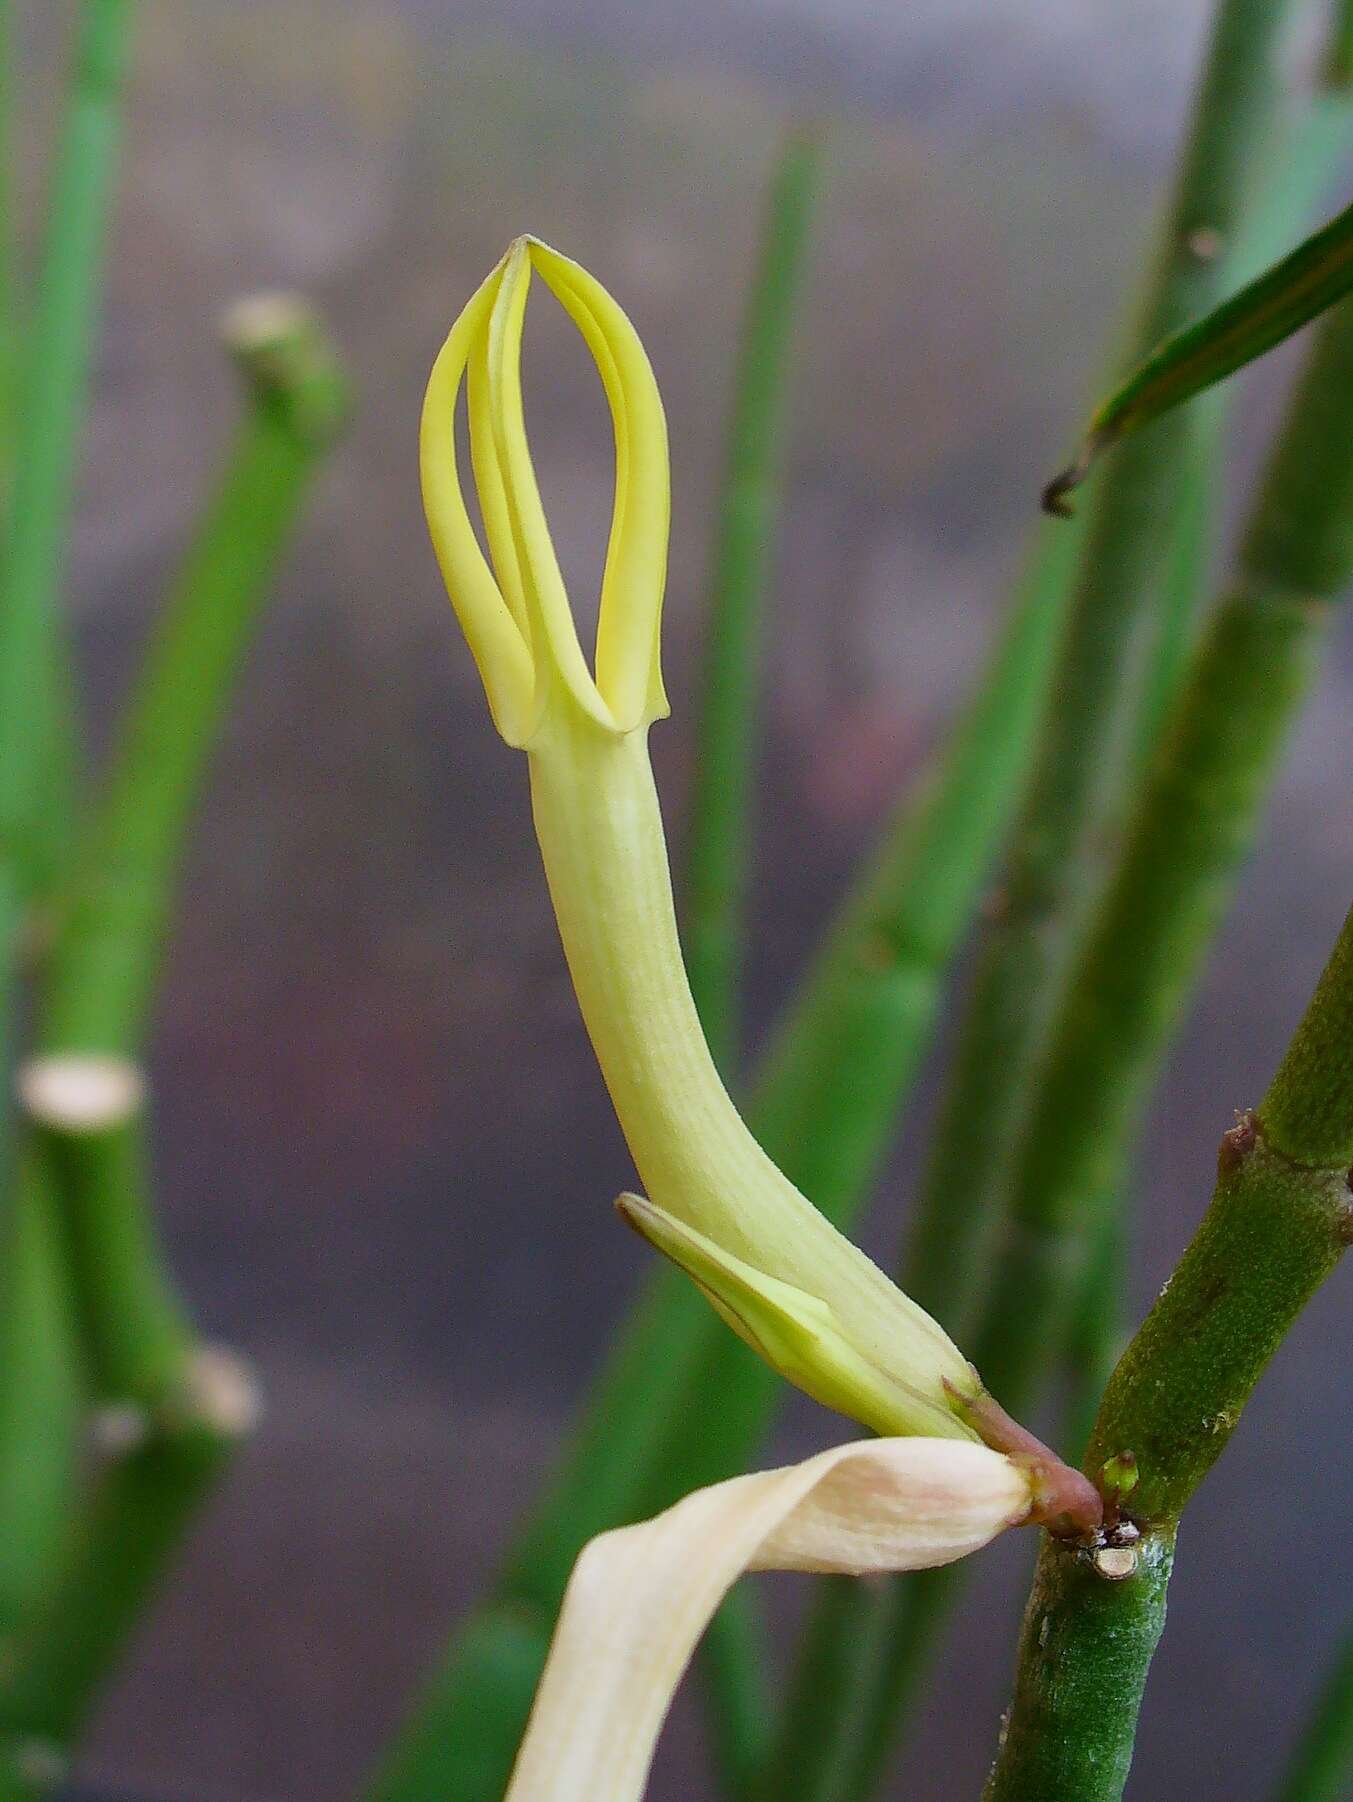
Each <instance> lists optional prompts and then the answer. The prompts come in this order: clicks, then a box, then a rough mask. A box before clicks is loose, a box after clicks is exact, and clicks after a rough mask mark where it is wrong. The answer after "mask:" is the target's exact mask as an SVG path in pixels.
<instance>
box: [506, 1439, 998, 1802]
mask: <svg viewBox="0 0 1353 1802" xmlns="http://www.w3.org/2000/svg"><path fill="white" fill-rule="evenodd" d="M1030 1508H1031V1496H1030V1489H1029V1479H1028V1476H1027V1474H1026V1473H1025V1472H1024V1471H1023V1470H1022V1469H1021V1468H1020V1467H1019V1466H1018V1465H1016V1464H1015V1463H1013V1462H1012V1461H1011V1460H1010V1459H1009V1458H1005V1457H1002V1456H1001V1454H1000V1453H998V1452H993V1451H988V1450H987V1448H986V1447H985V1446H981V1445H964V1444H962V1443H959V1442H956V1441H954V1440H952V1439H877V1440H869V1441H866V1442H864V1443H863V1444H856V1445H841V1446H836V1447H835V1448H833V1449H832V1450H831V1451H827V1452H821V1453H819V1455H818V1456H817V1457H815V1458H809V1459H808V1460H807V1462H806V1463H803V1464H796V1465H791V1466H790V1467H789V1468H787V1469H784V1470H768V1471H760V1472H758V1473H757V1474H756V1475H754V1476H746V1477H734V1478H733V1479H732V1480H731V1481H730V1482H727V1483H716V1484H715V1485H713V1486H712V1487H711V1488H709V1489H699V1490H697V1491H696V1492H695V1494H694V1495H688V1496H687V1497H686V1498H685V1500H684V1501H680V1502H678V1503H677V1504H676V1506H675V1507H673V1508H669V1509H668V1510H667V1511H666V1513H665V1514H659V1515H658V1516H657V1517H656V1518H655V1519H653V1520H649V1521H644V1522H642V1523H641V1524H640V1525H638V1526H634V1527H622V1528H620V1529H619V1530H618V1531H616V1532H613V1533H603V1534H602V1535H601V1537H600V1538H598V1539H594V1540H593V1541H592V1543H591V1544H590V1545H589V1546H588V1547H587V1549H586V1550H585V1551H584V1552H583V1554H582V1556H581V1557H580V1558H579V1560H578V1563H577V1565H576V1566H575V1568H574V1571H573V1576H572V1578H571V1579H570V1581H569V1586H568V1592H567V1594H566V1596H565V1598H564V1607H563V1612H562V1613H561V1615H560V1617H559V1624H558V1626H557V1628H556V1629H555V1635H554V1640H553V1643H552V1645H551V1647H550V1656H549V1662H548V1663H547V1665H546V1667H545V1674H544V1676H543V1677H542V1678H541V1682H540V1688H539V1690H538V1691H537V1692H536V1700H535V1705H534V1707H533V1709H532V1711H531V1720H530V1724H529V1726H528V1727H527V1730H526V1737H525V1739H524V1740H523V1742H522V1746H521V1750H520V1752H519V1753H518V1756H517V1762H516V1765H515V1767H514V1770H513V1774H512V1781H511V1784H510V1785H509V1787H508V1791H507V1798H506V1802H637V1798H638V1797H640V1796H642V1794H643V1791H644V1785H645V1783H646V1781H647V1778H648V1770H649V1766H650V1764H651V1763H652V1759H653V1748H654V1745H655V1743H656V1741H657V1736H658V1733H659V1730H660V1729H661V1727H662V1723H663V1720H664V1718H665V1716H666V1714H667V1710H668V1708H669V1706H670V1705H671V1700H672V1695H673V1693H674V1691H675V1689H676V1686H677V1684H678V1683H679V1682H680V1680H681V1676H682V1673H683V1671H684V1670H685V1668H686V1665H687V1663H688V1662H689V1660H690V1657H691V1654H692V1652H693V1651H694V1649H695V1645H696V1642H697V1640H698V1639H699V1637H700V1635H701V1633H702V1632H703V1631H704V1629H705V1627H706V1625H707V1624H708V1622H709V1619H710V1617H711V1615H712V1614H713V1613H714V1610H715V1609H716V1608H717V1607H718V1605H719V1603H720V1602H721V1601H722V1600H723V1597H724V1595H725V1594H726V1593H727V1591H728V1589H729V1586H730V1585H731V1584H732V1583H733V1582H734V1581H735V1580H736V1579H737V1578H738V1577H740V1576H741V1575H742V1573H743V1571H745V1570H804V1571H832V1572H837V1573H842V1572H844V1573H846V1574H849V1575H863V1574H867V1573H875V1572H885V1571H909V1570H923V1569H926V1568H928V1567H930V1566H932V1565H936V1564H948V1563H950V1562H952V1561H953V1560H954V1559H956V1558H962V1557H964V1556H965V1555H966V1554H967V1553H969V1552H973V1551H976V1550H977V1549H978V1548H979V1547H981V1546H984V1545H986V1544H987V1542H988V1541H989V1540H991V1539H994V1538H995V1537H996V1535H997V1534H998V1533H1000V1532H1001V1531H1002V1530H1003V1529H1004V1528H1006V1527H1009V1526H1015V1525H1018V1524H1019V1523H1020V1522H1021V1521H1023V1520H1026V1519H1027V1518H1028V1517H1029V1513H1030Z"/></svg>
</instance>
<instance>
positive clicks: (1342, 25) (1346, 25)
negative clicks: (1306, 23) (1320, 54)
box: [1323, 0, 1353, 89]
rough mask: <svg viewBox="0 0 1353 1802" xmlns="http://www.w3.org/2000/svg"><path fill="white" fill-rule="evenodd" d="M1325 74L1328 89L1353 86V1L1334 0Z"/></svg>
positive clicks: (1326, 49)
mask: <svg viewBox="0 0 1353 1802" xmlns="http://www.w3.org/2000/svg"><path fill="white" fill-rule="evenodd" d="M1323 73H1324V80H1325V84H1326V86H1327V87H1330V88H1335V89H1338V88H1347V87H1351V86H1353V0H1334V18H1333V21H1332V23H1331V26H1330V34H1329V41H1328V43H1327V45H1326V47H1325V64H1324V71H1323Z"/></svg>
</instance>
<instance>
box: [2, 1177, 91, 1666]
mask: <svg viewBox="0 0 1353 1802" xmlns="http://www.w3.org/2000/svg"><path fill="white" fill-rule="evenodd" d="M0 1262H2V1263H3V1268H4V1273H5V1275H4V1281H5V1299H6V1304H7V1305H6V1306H5V1308H4V1309H3V1311H0V1524H2V1525H3V1531H0V1664H2V1663H3V1660H4V1656H5V1651H4V1648H5V1646H6V1644H7V1642H8V1640H9V1638H10V1636H11V1635H12V1633H13V1632H14V1630H15V1627H16V1625H17V1624H18V1622H19V1621H21V1620H22V1619H24V1618H25V1617H26V1616H27V1615H28V1613H29V1612H30V1610H31V1609H32V1607H33V1605H34V1603H35V1601H36V1600H37V1598H38V1597H39V1596H40V1595H42V1594H43V1593H44V1592H45V1590H46V1587H47V1585H48V1583H49V1582H50V1581H51V1579H52V1575H53V1572H54V1570H55V1569H56V1567H57V1564H58V1562H59V1559H60V1555H61V1553H62V1551H63V1550H64V1547H65V1537H66V1532H67V1530H68V1527H69V1514H68V1508H67V1504H68V1502H69V1498H70V1497H71V1495H72V1493H73V1491H74V1487H75V1463H76V1455H77V1444H78V1438H79V1423H80V1414H81V1406H82V1402H83V1390H82V1386H81V1372H80V1370H79V1366H78V1360H77V1357H76V1352H75V1334H74V1322H73V1320H72V1318H71V1309H70V1297H69V1292H68V1284H67V1277H66V1270H65V1266H64V1263H63V1260H62V1256H61V1247H60V1245H59V1243H58V1242H57V1238H56V1234H55V1230H54V1225H53V1220H52V1215H51V1201H50V1197H49V1196H48V1195H46V1194H45V1193H44V1192H43V1189H42V1185H41V1182H40V1179H39V1178H38V1177H37V1176H36V1174H34V1175H32V1176H30V1179H29V1180H28V1181H27V1182H25V1183H24V1184H22V1185H21V1186H20V1188H19V1192H18V1194H17V1195H16V1196H15V1198H14V1200H13V1201H12V1203H11V1205H9V1206H8V1207H7V1208H6V1210H5V1213H4V1225H3V1245H2V1246H0Z"/></svg>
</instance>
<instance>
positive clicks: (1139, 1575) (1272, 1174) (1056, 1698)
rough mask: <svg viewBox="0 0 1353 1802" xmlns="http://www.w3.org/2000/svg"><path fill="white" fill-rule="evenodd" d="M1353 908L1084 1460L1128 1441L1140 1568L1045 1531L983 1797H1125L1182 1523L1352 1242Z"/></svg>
mask: <svg viewBox="0 0 1353 1802" xmlns="http://www.w3.org/2000/svg"><path fill="white" fill-rule="evenodd" d="M1350 1035H1353V914H1350V915H1349V918H1348V920H1347V921H1346V922H1345V924H1344V929H1343V931H1342V933H1341V934H1340V937H1339V942H1338V944H1337V945H1336V947H1335V950H1334V954H1333V956H1332V957H1331V959H1330V962H1329V963H1328V964H1327V966H1326V968H1325V972H1324V974H1323V975H1322V977H1321V979H1320V982H1319V984H1318V985H1317V987H1316V991H1315V994H1314V996H1313V997H1312V1000H1311V1004H1310V1006H1309V1007H1308V1008H1307V1011H1306V1014H1305V1017H1304V1018H1303V1020H1302V1022H1301V1025H1300V1026H1299V1027H1298V1029H1297V1032H1296V1035H1295V1037H1294V1038H1293V1041H1292V1044H1291V1045H1290V1047H1289V1048H1288V1052H1287V1055H1286V1057H1285V1058H1284V1059H1283V1062H1282V1065H1281V1066H1280V1068H1279V1070H1278V1074H1277V1075H1276V1076H1275V1078H1274V1080H1273V1082H1272V1084H1271V1085H1270V1087H1269V1090H1268V1093H1267V1095H1266V1096H1265V1097H1264V1099H1263V1101H1261V1102H1260V1104H1259V1108H1258V1110H1257V1112H1255V1113H1253V1114H1249V1115H1246V1116H1244V1117H1243V1118H1242V1120H1241V1122H1240V1124H1239V1125H1237V1126H1236V1127H1234V1128H1232V1130H1231V1131H1230V1132H1228V1133H1227V1134H1226V1135H1225V1137H1224V1138H1223V1140H1222V1145H1221V1154H1220V1157H1219V1159H1218V1167H1217V1186H1216V1190H1215V1192H1214V1195H1213V1199H1212V1205H1211V1207H1210V1208H1209V1209H1208V1211H1207V1213H1206V1215H1205V1216H1204V1218H1203V1221H1202V1224H1201V1225H1200V1226H1199V1228H1198V1231H1197V1233H1196V1234H1195V1235H1194V1238H1193V1241H1192V1243H1191V1244H1190V1245H1189V1248H1188V1250H1187V1251H1186V1252H1185V1254H1184V1257H1183V1259H1182V1260H1181V1262H1180V1264H1179V1267H1178V1269H1177V1270H1176V1271H1175V1273H1174V1275H1173V1276H1172V1277H1171V1279H1170V1281H1169V1282H1168V1283H1167V1284H1166V1286H1165V1288H1164V1290H1163V1291H1162V1292H1161V1295H1160V1298H1159V1300H1158V1301H1157V1302H1156V1305H1155V1307H1154V1308H1152V1310H1151V1312H1150V1314H1149V1315H1148V1316H1147V1318H1146V1320H1145V1321H1144V1322H1143V1324H1142V1326H1141V1328H1140V1330H1139V1331H1138V1333H1137V1335H1136V1336H1135V1338H1134V1339H1133V1341H1132V1343H1131V1345H1129V1347H1128V1349H1127V1351H1126V1352H1125V1353H1124V1355H1123V1358H1122V1361H1121V1362H1120V1364H1119V1366H1118V1368H1117V1370H1116V1371H1115V1372H1114V1375H1113V1379H1112V1381H1111V1382H1110V1384H1109V1387H1108V1390H1107V1391H1106V1393H1105V1396H1104V1403H1103V1406H1102V1408H1101V1409H1100V1414H1099V1419H1098V1420H1097V1422H1096V1424H1095V1431H1094V1434H1093V1436H1092V1440H1091V1444H1090V1450H1089V1454H1088V1457H1087V1460H1086V1469H1087V1470H1089V1471H1095V1472H1098V1471H1102V1470H1104V1469H1105V1468H1106V1464H1107V1461H1108V1460H1110V1459H1113V1460H1115V1461H1116V1462H1117V1463H1118V1464H1119V1465H1121V1463H1122V1462H1123V1460H1124V1458H1125V1455H1126V1454H1128V1453H1131V1454H1132V1456H1133V1457H1134V1458H1135V1461H1136V1472H1137V1481H1136V1486H1135V1487H1134V1488H1133V1489H1132V1490H1131V1491H1130V1492H1129V1494H1128V1495H1127V1497H1126V1501H1125V1504H1124V1506H1125V1507H1126V1508H1127V1509H1130V1511H1131V1519H1132V1521H1133V1522H1134V1523H1135V1524H1136V1525H1137V1526H1138V1527H1139V1528H1140V1529H1141V1532H1142V1535H1143V1537H1142V1539H1141V1542H1140V1547H1139V1557H1138V1563H1137V1568H1136V1570H1135V1573H1134V1574H1131V1575H1129V1576H1127V1577H1126V1578H1124V1579H1122V1580H1120V1581H1117V1582H1113V1581H1106V1580H1105V1579H1104V1577H1102V1576H1101V1575H1100V1574H1099V1571H1098V1566H1097V1564H1096V1562H1095V1561H1094V1560H1093V1559H1086V1558H1085V1557H1083V1556H1081V1555H1079V1554H1078V1553H1077V1552H1076V1551H1075V1549H1074V1548H1069V1547H1067V1546H1066V1545H1059V1544H1058V1543H1057V1542H1055V1541H1053V1540H1051V1539H1049V1538H1047V1537H1046V1536H1045V1539H1044V1544H1043V1549H1042V1552H1041V1554H1040V1557H1039V1565H1038V1571H1037V1573H1036V1575H1035V1579H1034V1587H1033V1591H1032V1594H1031V1597H1030V1601H1029V1608H1028V1611H1027V1613H1026V1615H1025V1621H1024V1630H1023V1634H1022V1636H1021V1641H1020V1650H1019V1661H1018V1665H1017V1669H1016V1678H1015V1698H1014V1703H1013V1706H1012V1708H1011V1710H1010V1713H1009V1716H1008V1717H1007V1720H1006V1724H1005V1727H1004V1729H1003V1731H1002V1734H1001V1740H1000V1747H999V1750H998V1753H997V1758H996V1764H995V1768H994V1770H993V1771H992V1775H991V1779H990V1781H989V1783H988V1785H987V1788H986V1791H985V1802H1118V1798H1119V1797H1120V1796H1121V1794H1122V1790H1123V1784H1124V1782H1125V1780H1126V1777H1127V1772H1128V1766H1129V1764H1130V1762H1131V1758H1132V1747H1133V1741H1134V1738H1135V1734H1136V1725H1137V1714H1138V1710H1139V1708H1140V1705H1141V1697H1142V1690H1143V1687H1144V1685H1145V1681H1146V1675H1147V1671H1148V1668H1149V1666H1150V1662H1151V1657H1152V1655H1153V1653H1154V1651H1155V1646H1156V1642H1157V1640H1158V1639H1159V1637H1160V1631H1161V1628H1162V1626H1163V1624H1164V1612H1165V1584H1166V1582H1167V1581H1168V1577H1169V1568H1170V1562H1171V1556H1172V1546H1173V1539H1174V1530H1175V1523H1176V1521H1177V1520H1178V1518H1179V1515H1180V1513H1181V1512H1182V1510H1183V1508H1184V1507H1185V1505H1186V1504H1187V1503H1188V1501H1189V1500H1190V1498H1191V1497H1192V1496H1193V1494H1194V1492H1195V1490H1196V1489H1197V1487H1198V1485H1199V1483H1200V1482H1201V1481H1202V1480H1203V1478H1204V1477H1205V1476H1206V1475H1207V1472H1208V1471H1209V1470H1210V1469H1211V1467H1212V1465H1213V1464H1214V1463H1215V1461H1216V1459H1217V1457H1218V1456H1219V1455H1220V1453H1221V1451H1222V1450H1223V1448H1224V1447H1225V1445H1226V1443H1227V1441H1228V1439H1229V1438H1230V1436H1231V1434H1232V1432H1233V1431H1234V1430H1235V1427H1236V1424H1237V1422H1238V1421H1239V1419H1240V1416H1241V1413H1242V1411H1243V1409H1244V1407H1245V1403H1246V1402H1247V1400H1248V1399H1249V1396H1250V1393H1251V1391H1252V1390H1253V1388H1254V1385H1255V1383H1256V1382H1257V1381H1258V1379H1259V1377H1260V1376H1261V1375H1262V1373H1263V1371H1264V1369H1265V1367H1266V1366H1267V1364H1268V1362H1269V1360H1270V1359H1271V1358H1272V1356H1273V1354H1274V1352H1275V1351H1276V1350H1277V1349H1278V1347H1279V1345H1280V1344H1281V1343H1282V1340H1283V1338H1284V1337H1285V1336H1286V1334H1287V1332H1288V1330H1289V1329H1290V1327H1291V1325H1292V1323H1293V1321H1294V1320H1295V1319H1296V1317H1297V1315H1298V1314H1299V1313H1300V1311H1301V1309H1302V1308H1303V1307H1304V1306H1305V1305H1306V1303H1307V1302H1308V1301H1309V1300H1310V1298H1311V1296H1312V1295H1313V1294H1314V1293H1315V1291H1316V1289H1317V1288H1318V1287H1319V1286H1320V1284H1321V1283H1322V1282H1323V1281H1324V1280H1325V1278H1326V1277H1327V1276H1328V1275H1329V1273H1330V1272H1331V1271H1332V1270H1333V1268H1334V1266H1335V1265H1336V1264H1337V1263H1338V1261H1339V1259H1340V1258H1341V1257H1342V1255H1343V1253H1344V1251H1345V1249H1346V1248H1347V1246H1348V1244H1349V1243H1350V1240H1353V1206H1351V1204H1350V1198H1349V1183H1348V1171H1349V1165H1350V1163H1353V1061H1351V1060H1350V1059H1349V1056H1348V1045H1349V1040H1350Z"/></svg>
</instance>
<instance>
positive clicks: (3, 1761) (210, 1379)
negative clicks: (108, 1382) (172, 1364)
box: [0, 1352, 253, 1802]
mask: <svg viewBox="0 0 1353 1802" xmlns="http://www.w3.org/2000/svg"><path fill="white" fill-rule="evenodd" d="M252 1424H253V1393H252V1389H251V1387H250V1384H249V1379H248V1377H247V1374H246V1373H244V1372H243V1371H242V1370H240V1369H238V1368H236V1367H234V1366H233V1365H231V1364H229V1363H228V1362H227V1361H225V1360H223V1358H222V1355H221V1354H220V1353H216V1352H199V1353H196V1354H194V1358H193V1360H192V1362H191V1363H190V1364H189V1366H188V1367H187V1369H186V1370H185V1372H184V1381H183V1384H182V1386H181V1388H180V1389H179V1391H178V1392H177V1393H176V1394H175V1395H174V1396H173V1397H172V1398H167V1399H166V1401H165V1404H164V1407H163V1409H162V1411H161V1412H160V1413H159V1414H158V1415H156V1416H155V1417H153V1418H149V1419H147V1420H146V1421H144V1422H143V1423H142V1425H143V1427H144V1437H143V1438H141V1439H140V1440H139V1441H137V1442H135V1443H133V1444H132V1445H130V1446H128V1447H116V1448H114V1449H113V1450H112V1451H111V1453H110V1455H109V1458H108V1462H107V1464H106V1467H105V1468H104V1469H102V1470H100V1471H99V1472H97V1473H96V1475H95V1478H94V1488H93V1495H92V1499H91V1501H90V1503H89V1505H88V1507H87V1508H86V1509H85V1510H84V1511H83V1513H82V1515H81V1517H80V1520H79V1522H78V1525H77V1528H76V1531H75V1535H74V1541H73V1544H72V1545H71V1547H70V1548H69V1550H68V1552H67V1556H66V1559H65V1561H64V1564H63V1568H62V1575H61V1577H60V1580H59V1582H58V1584H57V1585H56V1587H55V1589H54V1591H53V1593H52V1594H51V1595H50V1596H49V1597H48V1598H47V1599H46V1601H45V1604H44V1606H43V1607H42V1609H41V1610H40V1611H38V1613H37V1615H36V1617H35V1618H34V1620H33V1621H32V1623H31V1624H30V1626H29V1627H28V1629H27V1631H25V1632H24V1633H22V1634H20V1635H19V1636H18V1638H17V1640H16V1643H15V1645H14V1647H13V1648H12V1655H13V1660H14V1662H13V1666H12V1668H7V1669H6V1671H5V1675H4V1679H3V1681H2V1682H0V1799H2V1802H37V1799H38V1798H40V1797H43V1796H45V1795H47V1794H49V1793H50V1792H51V1791H52V1790H53V1789H55V1788H58V1787H60V1786H61V1785H62V1784H63V1783H64V1781H65V1779H66V1777H67V1774H68V1770H69V1760H70V1756H71V1753H72V1751H73V1750H74V1748H75V1746H76V1744H77V1742H78V1739H79V1735H80V1733H81V1731H82V1730H83V1728H84V1726H85V1723H86V1721H87V1719H88V1717H89V1713H90V1710H91V1708H92V1706H93V1703H94V1701H95V1700H96V1698H97V1696H98V1693H99V1690H100V1688H101V1686H102V1684H103V1681H104V1679H105V1678H106V1676H107V1674H108V1672H109V1671H110V1669H112V1667H113V1666H114V1665H115V1664H116V1662H117V1660H118V1658H119V1657H120V1656H121V1654H122V1652H123V1650H124V1648H125V1646H126V1643H127V1640H128V1639H129V1637H130V1636H131V1634H132V1632H133V1631H134V1630H135V1628H136V1626H137V1625H138V1623H139V1621H140V1619H141V1617H142V1615H143V1614H144V1612H145V1607H146V1601H147V1598H148V1597H149V1596H151V1595H153V1594H154V1592H155V1590H156V1588H157V1587H158V1585H159V1583H160V1581H161V1579H162V1578H163V1576H164V1574H165V1571H166V1569H167V1567H168V1566H169V1565H170V1563H171V1562H172V1560H173V1557H174V1555H175V1553H176V1552H177V1550H178V1547H179V1545H180V1544H181V1542H182V1539H183V1536H184V1534H185V1533H186V1531H187V1530H188V1528H189V1527H190V1526H191V1524H192V1522H193V1520H194V1519H195V1517H196V1515H197V1512H198V1510H199V1509H200V1507H201V1504H202V1500H203V1497H204V1496H205V1495H206V1494H207V1493H209V1491H210V1489H211V1488H212V1486H213V1484H214V1483H215V1481H216V1479H217V1477H218V1475H219V1474H220V1471H221V1468H222V1466H223V1465H224V1463H225V1461H226V1459H227V1458H228V1456H229V1454H230V1452H231V1451H232V1450H233V1448H234V1447H235V1445H236V1443H237V1442H238V1440H239V1439H240V1437H241V1435H242V1434H244V1433H246V1432H248V1430H249V1429H250V1427H251V1426H252Z"/></svg>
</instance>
